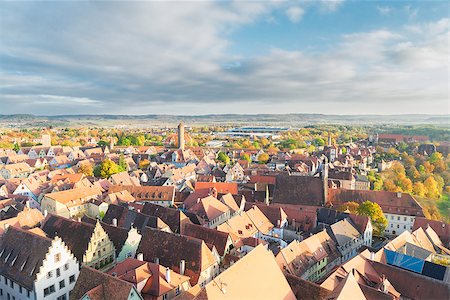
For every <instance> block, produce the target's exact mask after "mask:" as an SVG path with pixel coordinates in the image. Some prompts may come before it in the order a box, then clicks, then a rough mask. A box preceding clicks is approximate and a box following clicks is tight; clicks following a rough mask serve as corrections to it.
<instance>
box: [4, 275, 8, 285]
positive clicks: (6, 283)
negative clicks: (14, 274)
mask: <svg viewBox="0 0 450 300" xmlns="http://www.w3.org/2000/svg"><path fill="white" fill-rule="evenodd" d="M5 285H8V278H6V277H5Z"/></svg>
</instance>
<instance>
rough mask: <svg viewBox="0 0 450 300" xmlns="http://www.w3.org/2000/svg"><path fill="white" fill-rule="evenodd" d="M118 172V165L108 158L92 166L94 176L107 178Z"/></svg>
mask: <svg viewBox="0 0 450 300" xmlns="http://www.w3.org/2000/svg"><path fill="white" fill-rule="evenodd" d="M119 172H120V170H119V166H118V165H117V164H116V163H115V162H113V161H112V160H111V159H109V158H107V159H105V160H104V161H102V163H101V164H99V165H97V166H96V167H95V168H94V176H95V177H100V178H109V177H111V175H113V174H116V173H119Z"/></svg>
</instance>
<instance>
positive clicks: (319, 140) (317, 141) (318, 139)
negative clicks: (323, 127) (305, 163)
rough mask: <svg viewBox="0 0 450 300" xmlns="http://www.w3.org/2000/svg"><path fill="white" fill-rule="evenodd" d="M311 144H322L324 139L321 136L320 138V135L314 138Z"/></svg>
mask: <svg viewBox="0 0 450 300" xmlns="http://www.w3.org/2000/svg"><path fill="white" fill-rule="evenodd" d="M313 145H314V146H317V147H320V146H324V145H325V141H324V139H323V138H320V137H319V138H315V139H314V141H313Z"/></svg>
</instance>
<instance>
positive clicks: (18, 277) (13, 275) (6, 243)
mask: <svg viewBox="0 0 450 300" xmlns="http://www.w3.org/2000/svg"><path fill="white" fill-rule="evenodd" d="M51 244H52V240H51V239H49V238H46V237H42V236H39V235H37V234H34V233H31V232H28V231H26V230H23V229H20V228H16V227H9V228H8V230H6V232H5V233H4V234H3V235H2V237H1V240H0V274H1V275H3V276H5V277H8V278H9V279H12V280H13V281H15V282H17V283H20V284H21V285H22V286H24V287H26V288H27V289H28V290H33V289H34V280H35V279H36V275H37V274H38V273H39V271H40V267H41V266H42V262H43V261H44V259H45V258H46V255H47V252H48V249H49V247H50V246H51ZM31 250H32V251H31Z"/></svg>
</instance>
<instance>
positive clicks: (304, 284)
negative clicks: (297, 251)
mask: <svg viewBox="0 0 450 300" xmlns="http://www.w3.org/2000/svg"><path fill="white" fill-rule="evenodd" d="M284 276H285V277H286V280H287V281H288V283H289V285H290V286H291V289H292V291H293V292H294V294H295V297H296V298H297V299H299V300H302V299H305V300H322V299H325V298H326V296H327V295H328V294H329V293H330V292H329V291H328V290H326V289H324V288H322V287H321V286H320V285H317V284H315V283H314V282H311V281H308V280H305V279H302V278H301V277H297V276H295V275H291V274H284Z"/></svg>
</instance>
